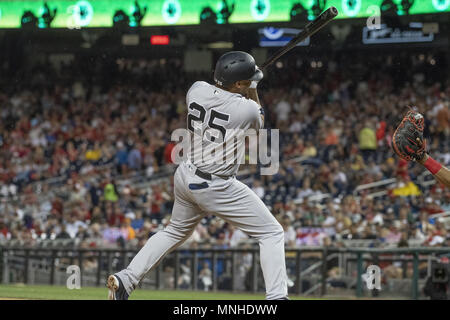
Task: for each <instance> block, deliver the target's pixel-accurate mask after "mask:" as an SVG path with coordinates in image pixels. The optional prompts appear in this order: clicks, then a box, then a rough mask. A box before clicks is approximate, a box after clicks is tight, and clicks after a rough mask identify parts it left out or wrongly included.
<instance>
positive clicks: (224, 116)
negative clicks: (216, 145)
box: [187, 102, 230, 142]
mask: <svg viewBox="0 0 450 320" xmlns="http://www.w3.org/2000/svg"><path fill="white" fill-rule="evenodd" d="M189 109H190V110H197V111H198V115H194V114H192V113H189V114H188V116H187V126H188V129H189V130H190V131H192V133H195V130H194V125H193V123H192V122H193V121H200V122H201V123H202V124H203V122H204V121H205V117H206V110H205V108H204V107H202V106H201V105H199V104H198V103H195V102H192V103H191V104H190V105H189ZM216 119H219V120H223V121H226V122H228V120H229V119H230V116H229V115H228V114H225V113H221V112H217V111H216V110H213V109H212V110H211V115H210V117H209V121H208V127H209V128H212V129H216V130H218V131H219V132H220V133H221V137H219V140H221V141H222V142H223V141H224V139H225V134H226V129H225V127H224V126H223V125H220V124H217V123H214V120H216ZM206 131H207V130H205V132H206ZM210 140H211V141H212V142H218V141H216V137H215V136H213V135H210Z"/></svg>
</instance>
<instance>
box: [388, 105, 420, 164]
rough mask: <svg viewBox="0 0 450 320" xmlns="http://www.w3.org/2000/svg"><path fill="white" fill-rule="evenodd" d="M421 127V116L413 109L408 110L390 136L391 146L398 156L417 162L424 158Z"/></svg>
mask: <svg viewBox="0 0 450 320" xmlns="http://www.w3.org/2000/svg"><path fill="white" fill-rule="evenodd" d="M423 129H424V118H423V116H422V115H421V114H420V113H418V112H416V111H414V110H410V111H408V113H407V114H406V115H405V117H404V118H403V120H402V122H401V123H400V124H399V125H398V127H397V129H396V130H395V132H394V135H393V137H392V147H393V149H394V151H395V153H396V154H397V155H398V156H399V157H400V158H403V159H405V160H407V161H418V162H421V161H422V160H423V159H424V158H425V156H426V151H425V148H426V142H425V140H424V139H423Z"/></svg>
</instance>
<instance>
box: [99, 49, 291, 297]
mask: <svg viewBox="0 0 450 320" xmlns="http://www.w3.org/2000/svg"><path fill="white" fill-rule="evenodd" d="M262 78H263V73H262V71H261V70H260V69H259V68H258V67H257V66H256V63H255V60H254V58H253V57H252V56H251V55H249V54H248V53H245V52H242V51H232V52H228V53H226V54H224V55H222V56H221V57H220V59H219V60H218V62H217V64H216V68H215V72H214V81H215V85H211V84H209V83H206V82H203V81H197V82H195V83H194V84H193V85H192V87H191V88H190V89H189V91H188V93H187V96H186V102H187V107H188V116H187V128H188V129H189V131H190V132H192V133H193V135H194V136H197V137H200V139H201V145H202V148H203V150H205V149H208V148H213V147H215V146H218V145H220V144H223V145H224V146H225V145H227V146H228V148H226V147H224V150H227V151H226V153H227V157H229V156H234V157H235V158H234V160H235V161H227V162H225V163H223V161H222V162H219V161H210V162H205V161H201V157H199V155H198V152H201V150H198V149H195V150H194V151H193V152H191V151H190V152H188V157H187V159H186V160H184V161H183V162H182V163H181V164H180V165H179V166H178V168H177V170H176V172H175V176H174V194H175V202H174V206H173V211H172V217H171V220H170V223H169V224H168V225H167V227H166V228H165V229H164V230H161V231H159V232H158V233H156V234H155V235H154V236H152V237H151V238H150V239H149V240H148V241H147V243H146V244H145V245H144V246H143V247H142V249H141V250H140V251H139V252H138V253H137V255H136V256H135V257H134V258H133V260H132V261H131V263H130V264H129V266H128V267H127V268H126V269H124V270H122V271H120V272H118V273H116V274H114V275H110V276H109V277H108V280H107V287H108V288H109V299H111V300H124V299H128V297H129V295H130V294H131V293H132V292H133V290H134V289H135V288H136V286H137V285H138V283H139V282H140V281H141V279H142V278H143V277H144V276H145V275H146V274H147V273H148V272H149V271H151V270H152V269H153V268H155V267H156V266H157V264H158V263H159V262H160V261H161V260H162V259H163V258H164V256H165V255H166V254H168V253H169V252H171V251H172V250H174V249H175V248H177V247H178V246H180V245H181V244H182V243H183V242H184V241H185V240H186V239H188V238H189V237H190V235H191V234H192V232H193V231H194V228H195V226H196V225H197V224H198V223H199V222H200V220H202V218H203V217H204V216H205V215H207V214H212V215H215V216H218V217H221V218H222V219H224V220H225V221H227V222H229V223H231V224H233V225H234V226H236V227H237V228H239V229H241V230H242V231H243V232H245V233H247V234H248V235H249V236H251V237H254V238H256V239H257V240H258V242H259V246H260V261H261V269H262V272H263V277H264V281H265V285H266V299H268V300H285V299H286V300H287V299H288V298H287V294H288V291H287V274H286V264H285V253H284V234H283V228H282V227H281V225H280V224H279V223H278V222H277V220H276V219H275V217H274V216H273V215H272V214H271V213H270V211H269V210H268V209H267V207H266V206H265V205H264V203H263V202H262V201H261V199H260V198H259V197H258V196H257V195H256V194H255V193H254V192H253V191H252V190H251V189H250V188H248V187H247V186H246V185H245V184H243V183H242V182H240V181H238V180H237V179H236V177H235V174H236V173H237V171H238V169H239V162H240V161H238V160H239V159H241V157H242V152H243V148H241V147H242V144H244V137H243V136H241V135H240V134H239V132H242V130H244V131H245V130H247V129H249V128H254V129H259V128H262V126H263V123H264V112H263V109H262V108H261V105H260V102H259V98H258V94H257V90H256V86H257V83H258V81H260V80H261V79H262ZM236 129H241V130H236ZM236 138H237V139H236ZM227 142H228V144H227ZM230 145H231V146H233V147H232V148H230V147H229V146H230ZM227 159H228V158H227Z"/></svg>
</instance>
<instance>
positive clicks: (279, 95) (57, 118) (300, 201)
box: [0, 0, 450, 299]
mask: <svg viewBox="0 0 450 320" xmlns="http://www.w3.org/2000/svg"><path fill="white" fill-rule="evenodd" d="M330 6H336V7H337V8H338V10H339V17H338V19H336V20H334V21H333V22H332V23H330V24H329V25H328V26H327V27H326V28H324V29H323V30H321V31H320V32H319V33H318V34H316V35H315V36H313V37H312V38H311V39H309V38H308V39H306V40H305V41H304V42H303V43H301V44H299V46H298V47H297V48H295V49H294V50H292V51H291V52H290V53H288V54H286V55H285V56H283V57H282V58H281V59H280V60H279V61H277V62H276V63H275V64H274V65H273V66H272V67H270V68H269V69H267V71H266V72H265V78H264V80H263V81H261V83H260V84H259V86H258V88H259V90H258V91H259V95H260V99H261V103H262V105H263V107H264V108H265V113H266V117H265V121H266V123H265V126H266V127H267V128H274V129H279V130H280V151H281V152H280V162H281V165H280V170H279V172H278V173H277V174H275V175H273V176H261V175H260V174H259V168H258V166H254V165H253V166H250V165H243V166H241V169H240V172H239V178H240V180H242V181H243V182H245V183H246V184H248V185H249V186H250V187H251V188H252V189H253V190H254V191H255V192H256V194H257V195H258V196H259V197H261V199H262V200H263V201H264V202H265V203H266V205H267V206H268V207H269V209H270V210H271V212H272V213H273V214H274V216H275V217H276V218H277V219H278V220H279V221H280V223H281V224H282V226H283V228H284V230H285V243H286V248H287V266H288V274H289V278H290V284H289V285H290V289H289V290H290V293H291V294H300V295H305V296H319V295H321V296H332V295H335V296H340V297H342V296H355V295H356V296H358V297H362V296H366V297H377V296H379V297H395V298H414V299H418V298H420V299H425V298H428V297H429V296H430V294H425V293H424V291H423V289H424V288H425V287H426V284H427V281H428V282H430V281H434V282H435V283H442V284H445V288H444V287H442V288H443V289H442V290H443V291H446V290H447V283H448V272H447V273H446V274H445V275H444V277H443V278H442V279H444V280H442V279H438V277H437V278H436V277H434V276H433V275H434V274H435V273H434V270H435V268H436V266H441V267H443V268H444V269H446V270H447V269H448V263H447V261H448V257H450V232H449V229H450V190H449V189H448V188H447V189H446V188H445V187H444V186H443V185H440V184H439V183H436V181H435V180H434V179H433V177H432V176H431V174H429V172H428V171H427V170H426V169H424V168H423V167H421V166H420V165H418V164H415V163H408V162H406V161H403V160H400V159H399V158H398V157H397V156H396V155H395V154H394V153H393V151H392V149H391V137H392V134H393V132H394V130H395V127H396V126H397V125H398V123H399V122H400V120H401V119H402V117H403V115H404V114H405V113H406V111H407V110H408V106H416V107H417V109H418V110H419V111H420V112H421V113H422V114H423V115H424V116H425V119H426V122H425V138H426V139H427V141H428V145H429V147H428V148H429V152H430V154H431V155H432V156H433V157H434V158H435V159H437V160H438V161H440V162H441V163H443V164H444V165H446V166H449V165H450V143H449V135H450V109H449V107H450V106H449V103H450V82H449V71H450V63H449V59H450V44H449V34H450V30H449V29H450V23H449V21H450V19H449V17H450V0H427V1H426V0H423V1H419V0H416V1H414V0H408V1H406V0H405V1H403V0H402V1H400V0H395V1H393V0H342V1H341V0H339V1H337V0H328V1H327V0H305V1H303V0H277V1H270V0H251V1H250V0H244V1H231V0H229V1H225V0H223V1H220V0H211V1H209V0H191V1H184V0H166V1H163V0H160V1H149V0H147V1H144V0H142V1H131V0H120V1H119V0H117V1H106V0H91V1H72V0H60V1H57V0H54V1H31V0H30V1H0V48H1V50H0V255H1V259H0V263H1V269H0V270H1V274H0V276H1V279H2V280H1V281H2V282H3V283H15V282H25V283H33V284H48V283H51V284H64V283H65V277H66V274H65V270H66V267H67V266H68V265H71V264H74V263H75V264H78V265H79V266H80V267H81V269H82V275H83V285H92V286H95V285H97V286H98V285H103V284H104V283H103V281H104V279H106V276H107V274H109V273H110V272H111V271H116V270H119V269H121V268H123V267H125V266H126V265H127V264H128V262H129V261H130V260H131V259H132V257H133V256H134V254H135V253H136V251H137V250H138V249H139V248H140V247H141V246H143V245H144V244H145V242H146V240H147V239H148V238H149V237H151V236H152V235H153V234H155V233H156V232H157V231H158V230H161V229H162V228H164V226H165V225H166V224H167V223H168V221H169V219H170V214H171V209H172V205H173V172H174V170H175V168H176V167H175V165H174V164H173V163H171V160H170V153H171V150H172V148H173V147H174V143H173V142H171V141H170V135H171V133H172V131H173V130H174V129H177V128H184V127H185V124H186V122H185V121H186V105H185V94H186V92H187V89H188V88H189V87H190V86H191V85H192V84H193V82H195V81H197V80H205V81H208V82H210V83H212V70H213V68H214V65H215V61H216V60H217V59H218V57H219V56H220V55H221V54H223V53H225V52H226V51H229V50H243V51H247V52H249V53H251V54H252V55H253V56H254V57H255V59H256V61H257V63H259V64H261V63H262V62H264V61H265V59H266V58H267V57H268V56H270V54H271V53H273V52H274V51H275V50H277V49H278V48H279V47H281V46H283V45H284V44H285V43H287V42H288V41H289V40H290V39H291V38H292V37H293V36H294V35H295V34H297V33H298V32H299V31H300V30H301V28H302V27H303V26H304V25H305V24H306V23H307V22H308V21H311V20H313V19H314V17H315V16H317V15H318V14H320V12H322V11H323V10H324V9H326V8H328V7H330ZM447 249H448V250H447ZM257 259H258V245H257V243H255V242H254V241H252V239H248V238H247V236H246V235H245V234H243V233H242V232H241V231H239V230H237V229H235V228H234V227H233V226H231V225H229V224H227V223H224V222H223V221H222V220H220V219H216V218H215V217H213V216H211V217H207V218H205V219H204V220H203V221H202V222H201V223H200V224H199V225H198V226H197V228H196V230H195V232H194V234H193V235H192V237H191V238H190V239H189V240H188V241H187V242H186V243H185V244H184V245H183V246H182V247H181V248H180V249H179V250H178V251H176V252H174V253H172V254H170V255H169V256H168V258H167V259H166V260H164V261H163V262H162V263H161V265H160V266H159V267H158V268H157V270H155V271H154V272H151V273H150V274H149V275H148V276H147V277H146V279H145V280H144V281H143V284H142V286H143V287H148V288H169V289H185V290H194V289H196V290H228V291H230V290H233V291H251V292H263V291H264V286H263V281H262V274H261V271H260V270H258V268H259V267H258V266H259V265H258V264H257V263H256V262H257ZM371 264H376V265H379V266H380V267H381V270H382V290H381V291H378V290H369V289H367V288H366V286H365V284H364V283H363V282H362V280H361V274H362V273H363V272H365V271H364V270H365V269H366V267H367V266H368V265H371ZM445 277H447V278H445ZM436 281H437V282H436ZM439 281H441V282H439ZM446 281H447V282H446ZM442 290H441V291H442ZM425 291H427V290H425ZM427 292H428V291H427Z"/></svg>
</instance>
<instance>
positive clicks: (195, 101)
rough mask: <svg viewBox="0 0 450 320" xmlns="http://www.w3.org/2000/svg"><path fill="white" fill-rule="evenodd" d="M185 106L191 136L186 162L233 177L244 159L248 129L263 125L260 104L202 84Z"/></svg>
mask: <svg viewBox="0 0 450 320" xmlns="http://www.w3.org/2000/svg"><path fill="white" fill-rule="evenodd" d="M186 103H187V106H188V117H187V128H188V129H189V130H190V131H191V133H194V135H193V142H192V143H191V150H190V152H189V153H188V159H190V160H191V162H192V164H194V165H195V166H196V167H197V168H199V169H200V170H202V171H204V172H208V173H211V174H217V175H221V176H230V175H233V174H236V172H237V171H238V169H239V164H240V163H242V161H243V159H244V152H245V146H244V144H245V139H244V137H245V135H246V133H247V129H249V128H254V129H260V128H261V127H262V126H263V123H262V119H261V110H262V109H261V107H260V105H258V104H257V103H256V102H255V101H253V100H251V99H247V98H245V97H243V96H242V95H240V94H237V93H232V92H229V91H225V90H222V89H220V88H218V87H216V86H214V85H211V84H209V83H207V82H204V81H197V82H195V83H194V84H193V85H192V87H191V88H190V89H189V91H188V93H187V95H186Z"/></svg>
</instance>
